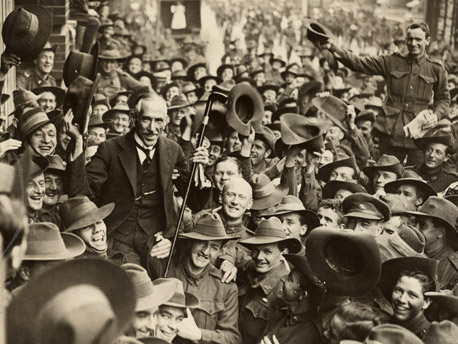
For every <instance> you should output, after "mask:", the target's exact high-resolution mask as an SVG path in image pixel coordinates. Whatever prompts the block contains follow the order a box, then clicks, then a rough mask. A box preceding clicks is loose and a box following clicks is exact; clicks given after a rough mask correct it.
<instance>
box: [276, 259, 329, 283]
mask: <svg viewBox="0 0 458 344" xmlns="http://www.w3.org/2000/svg"><path fill="white" fill-rule="evenodd" d="M283 257H285V259H286V260H287V261H288V263H290V264H291V265H292V266H293V267H294V268H295V269H297V270H299V271H300V272H301V273H302V274H303V275H304V276H305V277H306V278H307V279H308V280H309V281H310V282H311V283H312V284H313V285H314V286H315V287H318V288H324V284H323V282H322V281H320V279H319V278H318V277H317V276H316V275H315V273H314V272H313V271H312V268H311V267H310V263H309V261H308V259H307V257H305V256H302V255H299V254H289V253H288V254H284V255H283Z"/></svg>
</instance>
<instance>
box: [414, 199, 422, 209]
mask: <svg viewBox="0 0 458 344" xmlns="http://www.w3.org/2000/svg"><path fill="white" fill-rule="evenodd" d="M422 204H423V197H418V198H417V200H416V201H415V205H416V206H417V207H419V206H420V205H422Z"/></svg>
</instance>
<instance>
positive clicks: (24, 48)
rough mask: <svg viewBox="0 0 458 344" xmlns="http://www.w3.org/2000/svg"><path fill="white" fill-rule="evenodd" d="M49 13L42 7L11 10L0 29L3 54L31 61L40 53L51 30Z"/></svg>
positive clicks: (29, 6) (34, 6)
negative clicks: (3, 47)
mask: <svg viewBox="0 0 458 344" xmlns="http://www.w3.org/2000/svg"><path fill="white" fill-rule="evenodd" d="M52 25H53V22H52V16H51V13H50V12H49V11H48V10H47V9H46V8H44V7H42V6H36V5H27V6H24V7H19V8H16V9H15V10H13V11H12V12H11V13H10V14H8V16H7V17H6V19H5V21H4V22H3V27H2V37H3V43H5V46H6V50H5V52H11V53H14V54H16V55H18V56H19V57H20V58H21V59H22V60H24V61H33V60H34V59H35V58H36V57H37V56H38V55H39V54H40V52H41V51H42V49H43V48H44V46H45V45H46V43H47V42H48V39H49V36H50V35H51V30H52Z"/></svg>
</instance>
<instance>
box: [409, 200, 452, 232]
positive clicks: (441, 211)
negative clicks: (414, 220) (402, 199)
mask: <svg viewBox="0 0 458 344" xmlns="http://www.w3.org/2000/svg"><path fill="white" fill-rule="evenodd" d="M406 213H407V214H410V215H413V216H415V217H432V218H434V219H438V220H441V221H442V222H443V223H444V224H445V227H446V228H447V229H448V231H449V233H450V234H452V235H453V236H454V238H455V241H456V240H457V238H458V233H457V231H456V221H457V218H458V208H457V207H456V206H455V205H454V204H453V203H452V202H450V201H447V200H446V199H444V198H441V197H437V196H430V197H429V198H428V199H427V200H426V202H425V203H423V205H422V206H421V207H420V208H418V211H406Z"/></svg>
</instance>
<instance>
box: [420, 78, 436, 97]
mask: <svg viewBox="0 0 458 344" xmlns="http://www.w3.org/2000/svg"><path fill="white" fill-rule="evenodd" d="M436 81H437V79H436V78H435V77H434V76H431V75H423V74H420V75H419V79H418V90H417V96H418V98H419V99H421V100H423V101H425V102H429V101H431V99H432V94H433V87H434V84H435V83H436Z"/></svg>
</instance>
